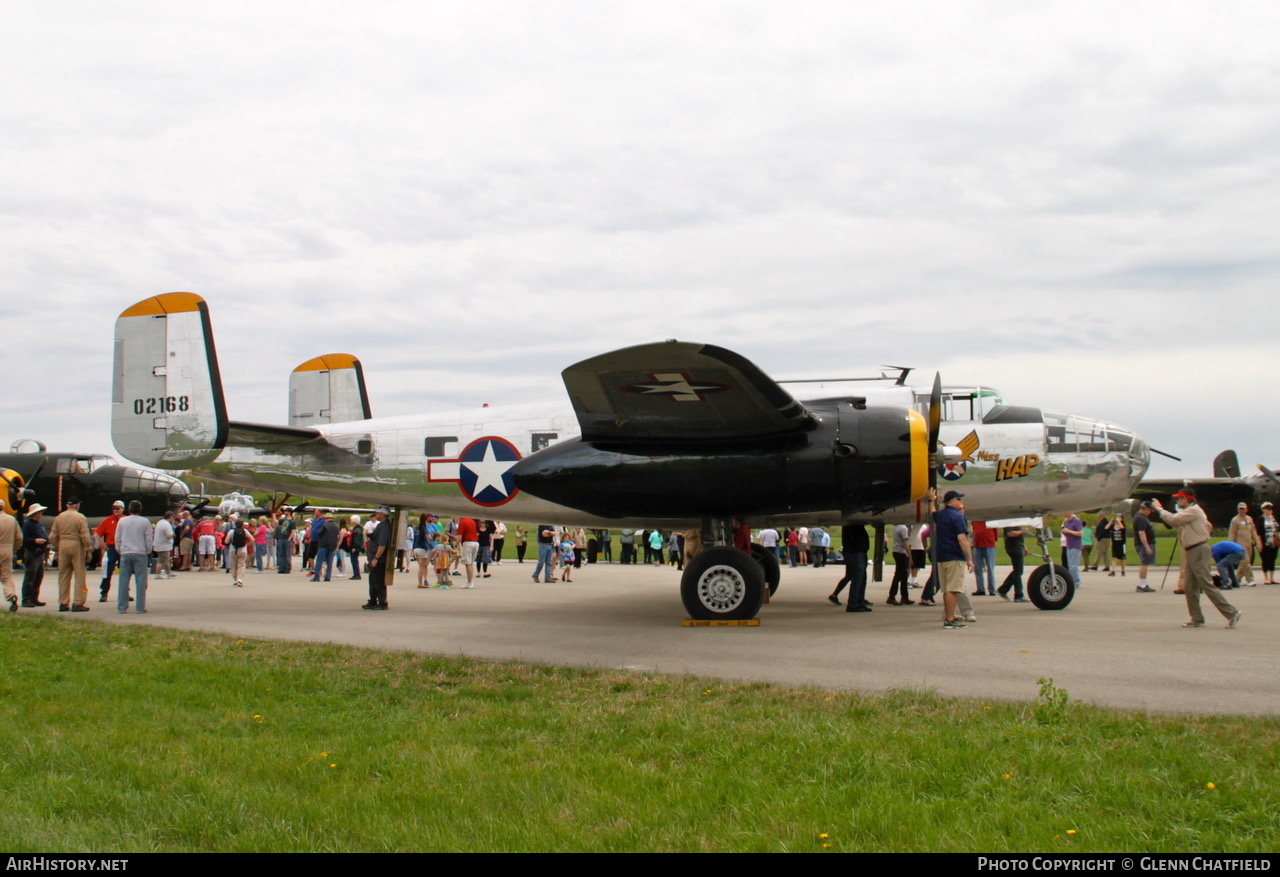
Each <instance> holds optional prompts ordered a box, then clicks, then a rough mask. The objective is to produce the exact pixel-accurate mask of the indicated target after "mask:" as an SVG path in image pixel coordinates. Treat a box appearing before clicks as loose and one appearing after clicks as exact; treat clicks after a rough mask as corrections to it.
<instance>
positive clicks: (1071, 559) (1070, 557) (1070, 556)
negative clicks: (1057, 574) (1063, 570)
mask: <svg viewBox="0 0 1280 877" xmlns="http://www.w3.org/2000/svg"><path fill="white" fill-rule="evenodd" d="M1067 572H1068V573H1070V574H1071V581H1072V583H1073V584H1074V585H1075V586H1076V587H1077V588H1078V587H1080V549H1079V548H1068V549H1067Z"/></svg>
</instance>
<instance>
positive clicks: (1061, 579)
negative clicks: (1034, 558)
mask: <svg viewBox="0 0 1280 877" xmlns="http://www.w3.org/2000/svg"><path fill="white" fill-rule="evenodd" d="M1052 535H1053V531H1052V530H1050V529H1049V528H1048V527H1041V528H1040V530H1039V532H1038V533H1037V535H1036V541H1037V542H1038V543H1039V545H1040V554H1041V556H1042V557H1044V559H1045V563H1043V564H1041V565H1040V566H1037V567H1036V568H1035V569H1033V570H1032V571H1031V575H1029V576H1027V596H1028V597H1030V598H1031V602H1032V603H1034V604H1036V608H1037V609H1066V608H1067V606H1068V605H1070V603H1071V600H1072V598H1073V597H1075V595H1076V586H1075V583H1074V582H1072V581H1071V574H1070V573H1069V572H1067V569H1066V567H1064V566H1061V565H1059V564H1055V563H1054V562H1053V555H1052V554H1051V553H1050V551H1049V538H1050V537H1051V536H1052Z"/></svg>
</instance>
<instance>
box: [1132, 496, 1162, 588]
mask: <svg viewBox="0 0 1280 877" xmlns="http://www.w3.org/2000/svg"><path fill="white" fill-rule="evenodd" d="M1153 511H1154V509H1152V508H1151V500H1146V501H1144V502H1143V503H1142V507H1141V508H1139V509H1138V513H1137V514H1136V515H1134V516H1133V547H1134V548H1135V549H1137V551H1138V587H1137V590H1138V591H1139V593H1143V594H1154V593H1155V592H1156V589H1155V588H1153V587H1151V586H1150V585H1148V584H1147V569H1148V568H1149V567H1150V566H1151V564H1153V563H1155V562H1156V530H1155V527H1153V526H1151V514H1152V512H1153Z"/></svg>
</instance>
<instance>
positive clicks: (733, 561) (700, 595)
mask: <svg viewBox="0 0 1280 877" xmlns="http://www.w3.org/2000/svg"><path fill="white" fill-rule="evenodd" d="M764 588H765V583H764V570H763V569H762V568H761V566H760V564H759V563H758V562H757V561H756V560H755V558H753V557H751V556H750V555H748V554H746V553H744V552H742V551H739V550H738V549H736V548H725V547H718V548H708V549H706V550H705V551H702V552H701V553H699V554H698V555H697V556H696V557H694V558H693V560H691V561H690V562H689V565H688V566H686V567H685V570H684V576H683V578H681V580H680V599H681V600H682V601H683V602H684V608H685V611H686V612H688V613H689V617H690V618H695V619H697V620H699V621H741V620H745V619H749V618H755V617H756V613H758V612H759V611H760V605H761V604H762V603H763V602H764Z"/></svg>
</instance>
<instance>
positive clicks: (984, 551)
mask: <svg viewBox="0 0 1280 877" xmlns="http://www.w3.org/2000/svg"><path fill="white" fill-rule="evenodd" d="M984 570H985V572H986V580H987V586H986V587H985V588H984V587H983V586H982V579H983V575H982V573H983V571H984ZM973 572H974V575H976V576H977V577H978V593H979V594H984V593H985V594H994V593H995V592H996V549H995V546H994V545H993V546H992V547H990V548H975V549H973Z"/></svg>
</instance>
